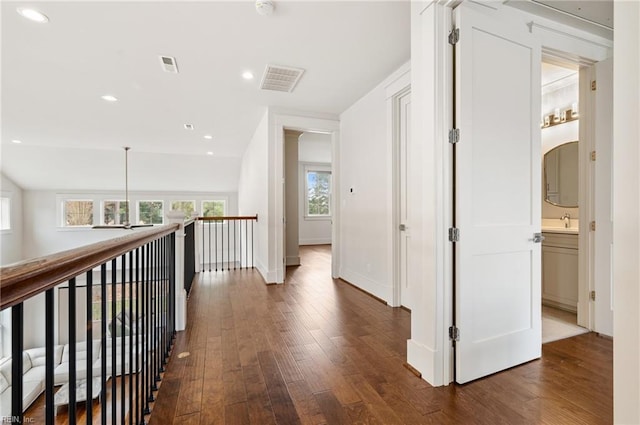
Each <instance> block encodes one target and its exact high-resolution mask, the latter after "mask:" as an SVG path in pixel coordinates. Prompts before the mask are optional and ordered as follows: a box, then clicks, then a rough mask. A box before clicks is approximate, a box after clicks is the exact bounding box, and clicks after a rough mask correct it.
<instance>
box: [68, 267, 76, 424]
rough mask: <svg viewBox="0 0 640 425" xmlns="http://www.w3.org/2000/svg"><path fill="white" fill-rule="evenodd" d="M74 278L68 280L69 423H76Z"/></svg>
mask: <svg viewBox="0 0 640 425" xmlns="http://www.w3.org/2000/svg"><path fill="white" fill-rule="evenodd" d="M76 381H77V374H76V278H75V277H74V278H72V279H71V280H69V423H70V424H75V423H76V422H77V421H76V385H77V382H76Z"/></svg>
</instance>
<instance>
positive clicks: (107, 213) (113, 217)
mask: <svg viewBox="0 0 640 425" xmlns="http://www.w3.org/2000/svg"><path fill="white" fill-rule="evenodd" d="M128 213H129V217H131V211H128ZM127 221H131V219H130V218H129V219H127V201H103V202H102V223H103V224H105V225H107V226H113V225H120V224H125V222H127Z"/></svg>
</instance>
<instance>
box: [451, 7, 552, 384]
mask: <svg viewBox="0 0 640 425" xmlns="http://www.w3.org/2000/svg"><path fill="white" fill-rule="evenodd" d="M473 7H474V6H473V5H468V4H467V3H463V4H462V5H460V6H458V7H457V8H456V9H455V10H454V20H455V23H456V27H457V28H459V41H458V42H457V44H456V45H455V84H456V87H455V100H456V111H455V125H456V128H458V129H459V130H460V141H459V142H458V143H456V144H455V145H454V146H455V150H456V151H455V156H454V157H455V159H456V163H455V221H456V223H455V225H456V227H457V228H458V229H459V232H460V239H459V242H456V243H455V324H456V327H457V328H458V330H459V340H458V342H457V343H456V349H455V353H456V361H455V367H456V370H455V375H456V382H458V383H464V382H468V381H471V380H474V379H477V378H480V377H482V376H486V375H489V374H491V373H494V372H497V371H500V370H503V369H506V368H509V367H512V366H515V365H518V364H521V363H523V362H527V361H529V360H532V359H536V358H539V357H540V354H541V317H540V313H541V312H540V309H541V307H540V303H541V298H540V274H541V264H540V257H541V255H540V248H541V244H540V243H536V242H535V241H534V240H535V238H534V234H535V233H539V232H540V222H541V219H540V217H541V210H540V208H541V187H540V178H541V176H540V173H541V170H540V169H541V167H540V158H541V156H540V62H541V56H540V45H539V43H538V42H537V40H535V39H533V37H531V36H530V34H529V33H528V32H527V31H526V30H527V28H526V26H525V25H524V24H522V25H520V26H517V27H516V26H512V23H511V22H508V21H499V20H498V19H497V18H496V17H495V16H493V15H492V14H491V13H493V12H492V11H490V10H488V11H486V12H485V11H483V10H476V9H474V8H473ZM513 25H515V24H513Z"/></svg>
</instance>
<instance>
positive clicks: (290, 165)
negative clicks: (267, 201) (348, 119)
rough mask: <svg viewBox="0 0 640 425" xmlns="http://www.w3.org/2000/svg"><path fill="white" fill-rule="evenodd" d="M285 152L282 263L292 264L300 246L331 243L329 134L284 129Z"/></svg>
mask: <svg viewBox="0 0 640 425" xmlns="http://www.w3.org/2000/svg"><path fill="white" fill-rule="evenodd" d="M284 153H285V155H284V204H285V205H284V212H285V215H284V246H285V257H284V263H285V264H284V265H285V267H292V266H299V265H301V255H300V247H301V246H317V245H325V246H329V247H330V246H331V242H332V183H331V182H332V137H331V134H327V133H319V132H310V131H302V130H293V129H286V128H285V129H284ZM329 251H330V249H329ZM329 273H330V270H329Z"/></svg>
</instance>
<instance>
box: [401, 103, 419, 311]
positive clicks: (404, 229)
mask: <svg viewBox="0 0 640 425" xmlns="http://www.w3.org/2000/svg"><path fill="white" fill-rule="evenodd" d="M397 102H398V127H399V128H398V130H399V134H398V136H399V140H398V142H399V143H398V160H399V164H398V171H399V176H398V177H399V179H398V183H399V188H398V192H399V195H400V196H399V201H400V205H399V214H398V215H399V221H400V223H399V229H398V232H399V238H400V246H399V253H398V254H399V278H400V305H402V306H404V307H406V308H408V309H413V301H414V300H415V295H414V294H413V292H414V291H413V289H414V288H413V285H415V283H416V282H417V281H418V279H417V276H415V274H414V273H415V270H412V269H411V267H414V268H415V265H416V259H415V258H413V259H412V258H411V256H412V255H414V256H415V255H416V254H417V252H419V250H418V249H416V247H413V246H412V242H413V243H415V242H414V240H415V238H414V239H412V238H411V233H412V230H413V224H414V223H415V221H414V220H413V217H412V215H413V214H416V212H417V211H420V210H419V208H416V207H415V206H414V205H412V204H411V201H412V199H411V197H410V195H411V194H412V193H413V191H412V190H411V188H410V187H411V185H412V183H413V182H412V181H411V179H410V178H409V176H411V175H412V174H411V165H412V162H415V159H414V161H412V158H411V151H410V146H411V143H410V140H411V139H410V137H411V135H410V130H411V93H410V92H407V93H405V94H404V95H402V96H401V97H400V98H399V99H398V100H397ZM412 282H413V285H412Z"/></svg>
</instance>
